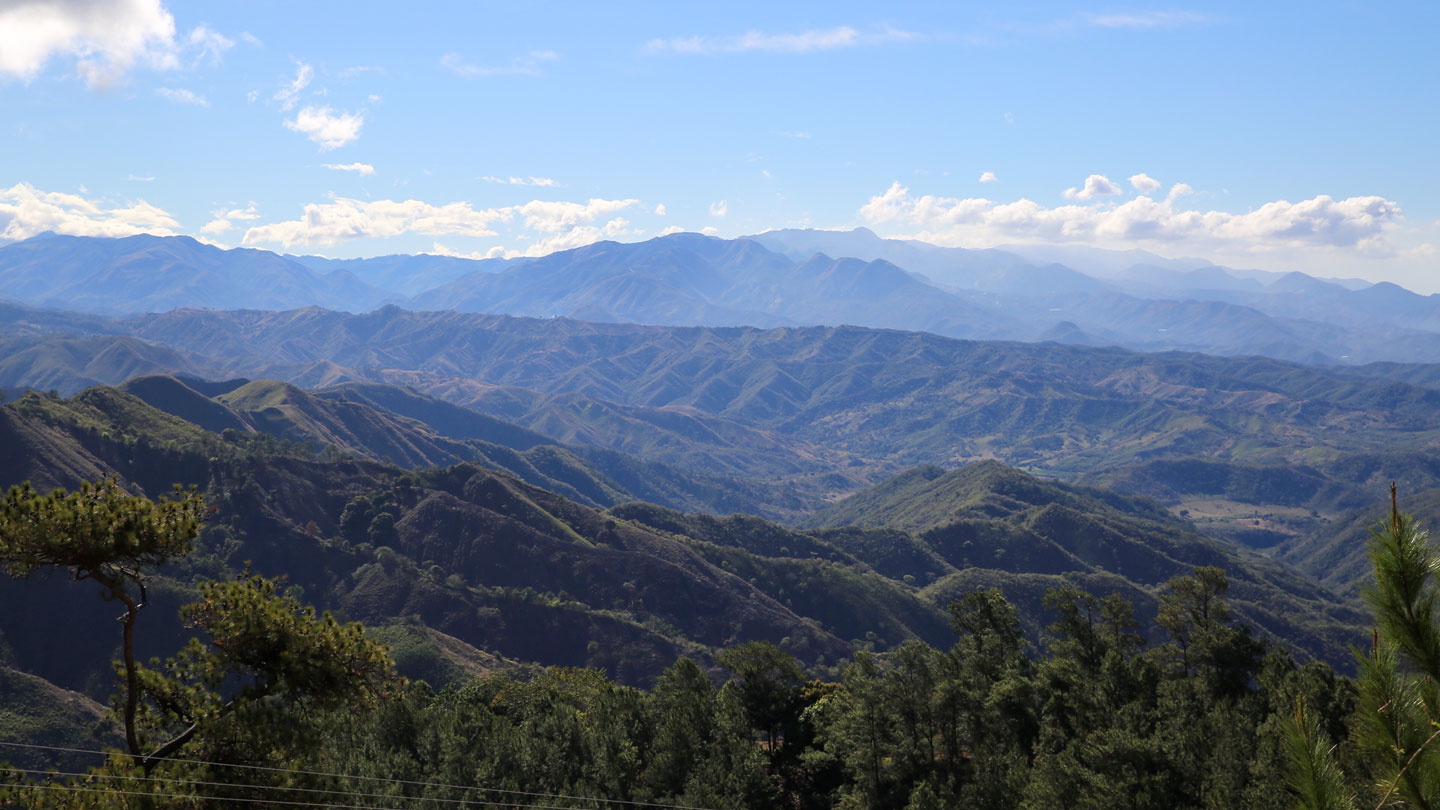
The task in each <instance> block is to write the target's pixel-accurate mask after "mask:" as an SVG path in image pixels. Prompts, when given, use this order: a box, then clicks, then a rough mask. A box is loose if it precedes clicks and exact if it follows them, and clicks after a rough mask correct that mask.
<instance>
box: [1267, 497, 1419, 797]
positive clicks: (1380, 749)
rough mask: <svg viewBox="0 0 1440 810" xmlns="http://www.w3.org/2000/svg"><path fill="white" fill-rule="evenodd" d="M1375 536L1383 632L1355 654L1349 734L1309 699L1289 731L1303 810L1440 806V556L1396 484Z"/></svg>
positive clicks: (1374, 594)
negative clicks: (1403, 504)
mask: <svg viewBox="0 0 1440 810" xmlns="http://www.w3.org/2000/svg"><path fill="white" fill-rule="evenodd" d="M1370 535H1371V537H1370V541H1369V543H1368V544H1367V546H1368V550H1369V556H1370V562H1371V565H1372V567H1373V574H1374V580H1373V582H1372V583H1371V584H1370V585H1368V586H1367V587H1366V588H1365V601H1366V602H1367V603H1368V604H1369V606H1370V608H1371V609H1372V610H1373V611H1374V613H1375V624H1376V628H1375V635H1374V640H1373V642H1372V644H1371V647H1370V649H1369V650H1368V651H1367V652H1365V653H1359V652H1358V651H1357V658H1358V660H1359V669H1360V672H1359V676H1358V677H1357V679H1356V681H1355V684H1354V693H1355V712H1354V716H1353V717H1352V718H1351V721H1350V723H1349V731H1350V733H1349V734H1348V735H1346V734H1344V733H1343V731H1344V730H1343V729H1336V728H1335V727H1334V726H1333V724H1331V723H1330V722H1329V718H1327V716H1326V715H1327V712H1326V710H1325V709H1324V708H1320V709H1319V710H1317V709H1316V708H1315V707H1314V706H1313V705H1311V704H1309V703H1307V702H1306V700H1305V696H1303V695H1302V696H1301V698H1300V699H1299V700H1297V701H1296V707H1295V713H1294V716H1293V718H1292V719H1291V721H1290V722H1289V723H1287V735H1286V736H1287V739H1286V748H1287V754H1288V755H1289V758H1290V760H1291V766H1290V768H1289V777H1290V779H1289V781H1290V784H1291V786H1292V788H1293V789H1294V792H1295V794H1296V795H1297V796H1298V798H1299V801H1297V802H1296V803H1295V806H1296V807H1298V808H1301V810H1343V809H1344V808H1358V807H1369V806H1370V802H1371V801H1375V800H1376V799H1377V798H1378V801H1377V802H1376V804H1375V805H1374V806H1375V807H1407V808H1420V807H1432V806H1434V804H1435V802H1436V801H1437V799H1440V749H1437V748H1436V747H1435V746H1434V745H1433V743H1434V742H1435V741H1436V740H1437V739H1440V731H1437V729H1440V711H1437V707H1436V697H1437V686H1436V684H1437V683H1440V615H1437V614H1436V606H1437V602H1440V583H1437V581H1436V572H1437V570H1440V553H1437V551H1436V549H1435V546H1434V545H1433V544H1432V542H1431V540H1430V537H1429V535H1428V533H1427V532H1426V531H1425V530H1424V529H1422V528H1421V526H1420V524H1419V523H1417V522H1416V520H1415V518H1414V516H1412V515H1408V514H1405V513H1403V512H1401V511H1400V508H1399V503H1398V499H1397V498H1396V495H1395V488H1394V487H1393V486H1392V487H1391V489H1390V515H1389V519H1388V520H1386V521H1385V522H1384V523H1382V524H1379V525H1376V526H1374V527H1372V529H1371V532H1370ZM1337 732H1339V733H1337ZM1337 742H1338V744H1337Z"/></svg>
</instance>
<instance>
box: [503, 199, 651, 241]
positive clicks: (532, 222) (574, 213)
mask: <svg viewBox="0 0 1440 810" xmlns="http://www.w3.org/2000/svg"><path fill="white" fill-rule="evenodd" d="M638 202H640V201H639V200H602V199H593V198H592V199H590V200H588V201H586V202H584V203H575V202H546V201H542V200H531V201H530V202H528V203H525V204H524V205H517V206H511V207H510V208H508V209H502V210H508V211H513V212H514V213H517V214H519V215H520V216H521V217H524V219H525V227H527V228H534V229H535V230H537V231H544V232H545V233H557V232H559V231H563V230H565V229H566V228H571V227H574V226H576V225H579V224H581V223H585V222H594V221H595V220H597V219H600V218H601V217H605V216H609V215H610V214H613V213H616V212H617V211H622V210H624V209H626V208H629V207H630V206H632V205H635V204H636V203H638ZM592 241H593V240H592Z"/></svg>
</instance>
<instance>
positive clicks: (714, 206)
mask: <svg viewBox="0 0 1440 810" xmlns="http://www.w3.org/2000/svg"><path fill="white" fill-rule="evenodd" d="M728 213H730V205H729V204H728V203H726V202H725V201H724V200H721V201H720V202H716V203H710V216H712V217H723V216H725V215H726V214H728Z"/></svg>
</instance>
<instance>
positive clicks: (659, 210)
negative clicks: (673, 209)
mask: <svg viewBox="0 0 1440 810" xmlns="http://www.w3.org/2000/svg"><path fill="white" fill-rule="evenodd" d="M655 216H657V217H663V216H665V203H660V204H658V205H656V206H655Z"/></svg>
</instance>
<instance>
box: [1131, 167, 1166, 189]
mask: <svg viewBox="0 0 1440 810" xmlns="http://www.w3.org/2000/svg"><path fill="white" fill-rule="evenodd" d="M1130 185H1131V186H1132V187H1134V189H1135V190H1136V191H1138V192H1140V193H1141V194H1149V193H1150V192H1152V191H1154V190H1155V189H1157V188H1160V181H1159V180H1156V179H1155V178H1153V177H1151V176H1150V175H1148V174H1146V173H1144V172H1141V173H1139V174H1132V175H1130Z"/></svg>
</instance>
